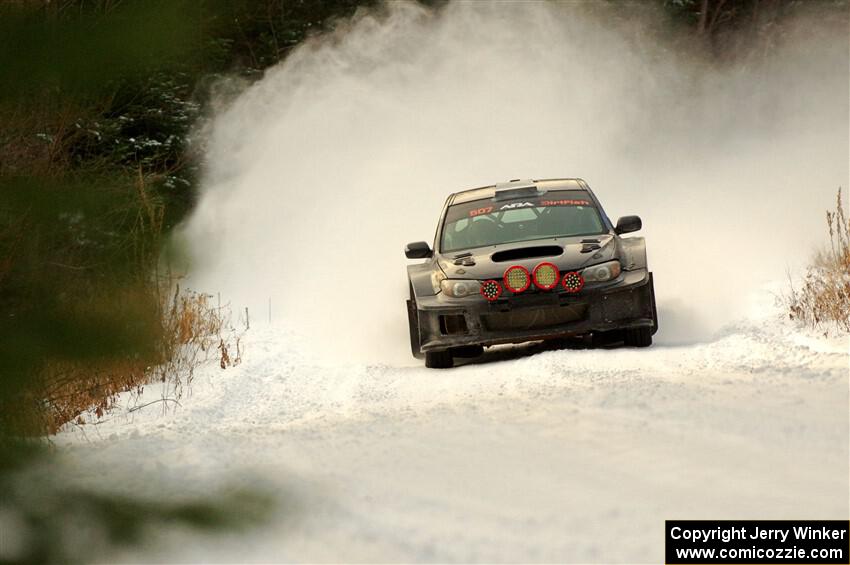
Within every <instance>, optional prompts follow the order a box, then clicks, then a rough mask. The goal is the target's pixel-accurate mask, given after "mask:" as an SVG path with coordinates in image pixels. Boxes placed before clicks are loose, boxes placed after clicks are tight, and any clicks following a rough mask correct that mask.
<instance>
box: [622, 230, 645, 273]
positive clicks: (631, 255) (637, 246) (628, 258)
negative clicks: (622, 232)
mask: <svg viewBox="0 0 850 565" xmlns="http://www.w3.org/2000/svg"><path fill="white" fill-rule="evenodd" d="M620 262H621V263H622V264H623V269H624V270H626V271H633V270H635V269H646V268H647V267H646V240H645V239H644V238H642V237H624V238H621V239H620Z"/></svg>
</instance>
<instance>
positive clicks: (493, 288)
mask: <svg viewBox="0 0 850 565" xmlns="http://www.w3.org/2000/svg"><path fill="white" fill-rule="evenodd" d="M480 292H481V296H483V297H484V298H486V299H487V300H488V301H489V302H494V301H495V300H497V299H498V298H499V297H500V296H502V285H500V284H499V281H494V280H489V281H484V282H483V283H481V291H480Z"/></svg>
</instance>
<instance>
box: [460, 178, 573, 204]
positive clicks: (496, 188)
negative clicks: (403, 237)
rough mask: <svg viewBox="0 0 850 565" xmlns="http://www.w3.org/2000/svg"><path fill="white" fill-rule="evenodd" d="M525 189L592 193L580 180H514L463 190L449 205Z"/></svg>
mask: <svg viewBox="0 0 850 565" xmlns="http://www.w3.org/2000/svg"><path fill="white" fill-rule="evenodd" d="M523 188H535V189H537V190H585V191H588V192H589V191H590V187H589V186H587V183H586V182H584V180H583V179H580V178H570V179H538V180H534V179H525V180H523V179H513V180H511V181H508V182H501V183H497V184H491V185H489V186H482V187H479V188H472V189H469V190H461V191H460V192H455V193H454V194H452V195H451V196H450V200H449V205H452V204H460V203H462V202H470V201H472V200H482V199H484V198H493V197H494V196H495V195H496V193H497V192H501V191H503V190H517V189H523Z"/></svg>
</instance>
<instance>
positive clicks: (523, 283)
mask: <svg viewBox="0 0 850 565" xmlns="http://www.w3.org/2000/svg"><path fill="white" fill-rule="evenodd" d="M502 279H503V280H504V281H505V288H507V289H508V290H510V291H511V292H523V291H525V290H528V287H529V286H531V275H529V274H528V269H526V268H525V267H523V266H522V265H514V266H513V267H508V269H507V270H506V271H505V276H504V277H502Z"/></svg>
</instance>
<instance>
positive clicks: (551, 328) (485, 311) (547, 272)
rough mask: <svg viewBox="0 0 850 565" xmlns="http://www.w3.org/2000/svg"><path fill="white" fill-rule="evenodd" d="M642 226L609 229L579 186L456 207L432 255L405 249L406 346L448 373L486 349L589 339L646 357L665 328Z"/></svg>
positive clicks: (524, 184)
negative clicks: (638, 233) (407, 284)
mask: <svg viewBox="0 0 850 565" xmlns="http://www.w3.org/2000/svg"><path fill="white" fill-rule="evenodd" d="M641 225H642V224H641V220H640V218H639V217H637V216H624V217H622V218H620V219H619V220H618V221H617V224H616V225H613V224H612V223H611V221H610V220H609V219H608V216H606V214H605V212H604V210H603V209H602V206H601V205H600V204H599V200H598V199H597V198H596V196H595V195H594V194H593V192H592V191H591V190H590V187H589V186H588V185H587V183H586V182H584V181H583V180H582V179H577V178H576V179H547V180H512V181H510V182H507V183H501V184H496V185H492V186H485V187H482V188H476V189H472V190H465V191H462V192H457V193H455V194H452V195H450V196H449V198H448V199H447V200H446V204H445V206H444V207H443V212H442V214H441V216H440V223H439V225H438V227H437V235H436V238H435V240H434V248H433V250H432V249H431V247H430V246H429V245H428V244H427V243H426V242H424V241H420V242H417V243H410V244H408V245H407V247H406V248H405V255H406V256H407V258H408V259H425V261H424V262H422V263H418V264H415V265H409V266H408V267H407V275H408V280H409V282H410V299H409V300H408V301H407V313H408V321H409V325H410V346H411V350H412V352H413V355H414V356H415V357H419V358H421V357H422V356H424V357H425V365H426V366H427V367H432V368H448V367H451V366H452V365H453V363H454V358H455V357H474V356H477V355H480V354H481V353H482V352H483V348H484V347H485V346H489V345H495V344H500V343H521V342H525V341H537V340H547V339H561V338H566V337H583V338H585V339H588V340H590V341H591V342H593V343H597V342H617V341H622V342H624V343H625V344H626V345H629V346H635V347H647V346H649V345H651V344H652V336H653V334H655V331H656V330H657V328H658V316H657V313H656V308H655V291H654V288H653V284H652V273H651V272H650V271H649V269H648V267H647V264H646V245H645V242H644V239H643V238H642V237H626V238H624V237H621V236H622V235H623V234H626V233H630V232H634V231H637V230H639V229H640V228H641Z"/></svg>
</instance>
